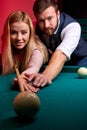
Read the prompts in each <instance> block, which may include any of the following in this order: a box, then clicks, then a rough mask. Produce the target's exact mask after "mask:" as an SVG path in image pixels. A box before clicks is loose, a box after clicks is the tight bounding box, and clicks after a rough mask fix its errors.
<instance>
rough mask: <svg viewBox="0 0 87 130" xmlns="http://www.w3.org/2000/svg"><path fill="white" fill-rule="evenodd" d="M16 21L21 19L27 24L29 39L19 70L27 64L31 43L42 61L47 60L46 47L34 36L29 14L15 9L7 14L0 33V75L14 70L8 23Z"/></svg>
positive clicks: (30, 52) (13, 54)
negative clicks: (37, 50)
mask: <svg viewBox="0 0 87 130" xmlns="http://www.w3.org/2000/svg"><path fill="white" fill-rule="evenodd" d="M18 21H23V22H25V23H26V24H28V26H29V30H30V35H29V41H28V44H27V45H26V47H25V51H24V55H23V62H22V64H21V72H23V71H24V70H25V69H26V68H27V66H28V64H29V61H30V58H31V55H32V50H33V45H35V46H36V47H37V49H39V50H40V52H41V53H42V56H43V63H45V62H46V61H47V60H48V54H47V49H46V47H45V46H44V45H43V43H41V41H40V40H39V38H37V37H35V31H34V27H33V23H32V21H31V18H30V17H29V15H28V14H27V13H26V12H24V11H15V12H12V13H11V14H10V15H9V16H8V18H7V20H6V23H5V26H4V32H3V35H2V75H5V74H10V73H13V72H14V71H15V70H14V64H15V53H13V49H12V44H11V38H10V34H11V32H10V25H11V24H12V23H14V22H18ZM16 61H17V59H16ZM38 62H39V61H38ZM17 64H18V65H19V61H17Z"/></svg>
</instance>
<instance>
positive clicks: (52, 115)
mask: <svg viewBox="0 0 87 130" xmlns="http://www.w3.org/2000/svg"><path fill="white" fill-rule="evenodd" d="M77 69H78V68H77V67H74V66H71V67H70V66H68V67H64V69H63V71H62V72H61V73H60V75H59V76H57V77H56V78H55V80H54V81H53V82H52V84H51V85H48V86H47V87H45V88H43V89H41V90H40V91H39V92H37V95H38V97H39V98H40V102H41V104H40V110H39V112H38V113H37V115H36V116H35V118H34V119H33V120H26V119H24V120H21V119H20V118H18V117H17V115H16V113H15V111H14V109H13V101H14V98H15V97H16V95H17V94H18V93H19V91H18V90H12V88H11V87H12V80H13V78H14V77H15V74H12V75H7V76H0V130H5V129H6V130H54V129H55V130H87V78H85V79H80V78H79V77H78V75H77Z"/></svg>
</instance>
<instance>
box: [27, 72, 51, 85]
mask: <svg viewBox="0 0 87 130" xmlns="http://www.w3.org/2000/svg"><path fill="white" fill-rule="evenodd" d="M29 81H33V85H34V86H36V87H44V86H45V85H47V84H51V83H52V81H51V80H50V79H49V77H47V76H46V75H45V74H43V73H42V74H39V73H36V74H31V75H30V76H29Z"/></svg>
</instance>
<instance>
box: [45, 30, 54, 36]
mask: <svg viewBox="0 0 87 130" xmlns="http://www.w3.org/2000/svg"><path fill="white" fill-rule="evenodd" d="M54 31H55V30H54V29H53V28H44V30H43V32H44V34H46V35H48V36H51V35H53V33H54Z"/></svg>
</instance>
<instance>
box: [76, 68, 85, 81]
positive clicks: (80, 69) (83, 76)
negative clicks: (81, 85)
mask: <svg viewBox="0 0 87 130" xmlns="http://www.w3.org/2000/svg"><path fill="white" fill-rule="evenodd" d="M77 74H78V76H79V77H80V78H87V68H86V67H80V68H79V69H78V71H77Z"/></svg>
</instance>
